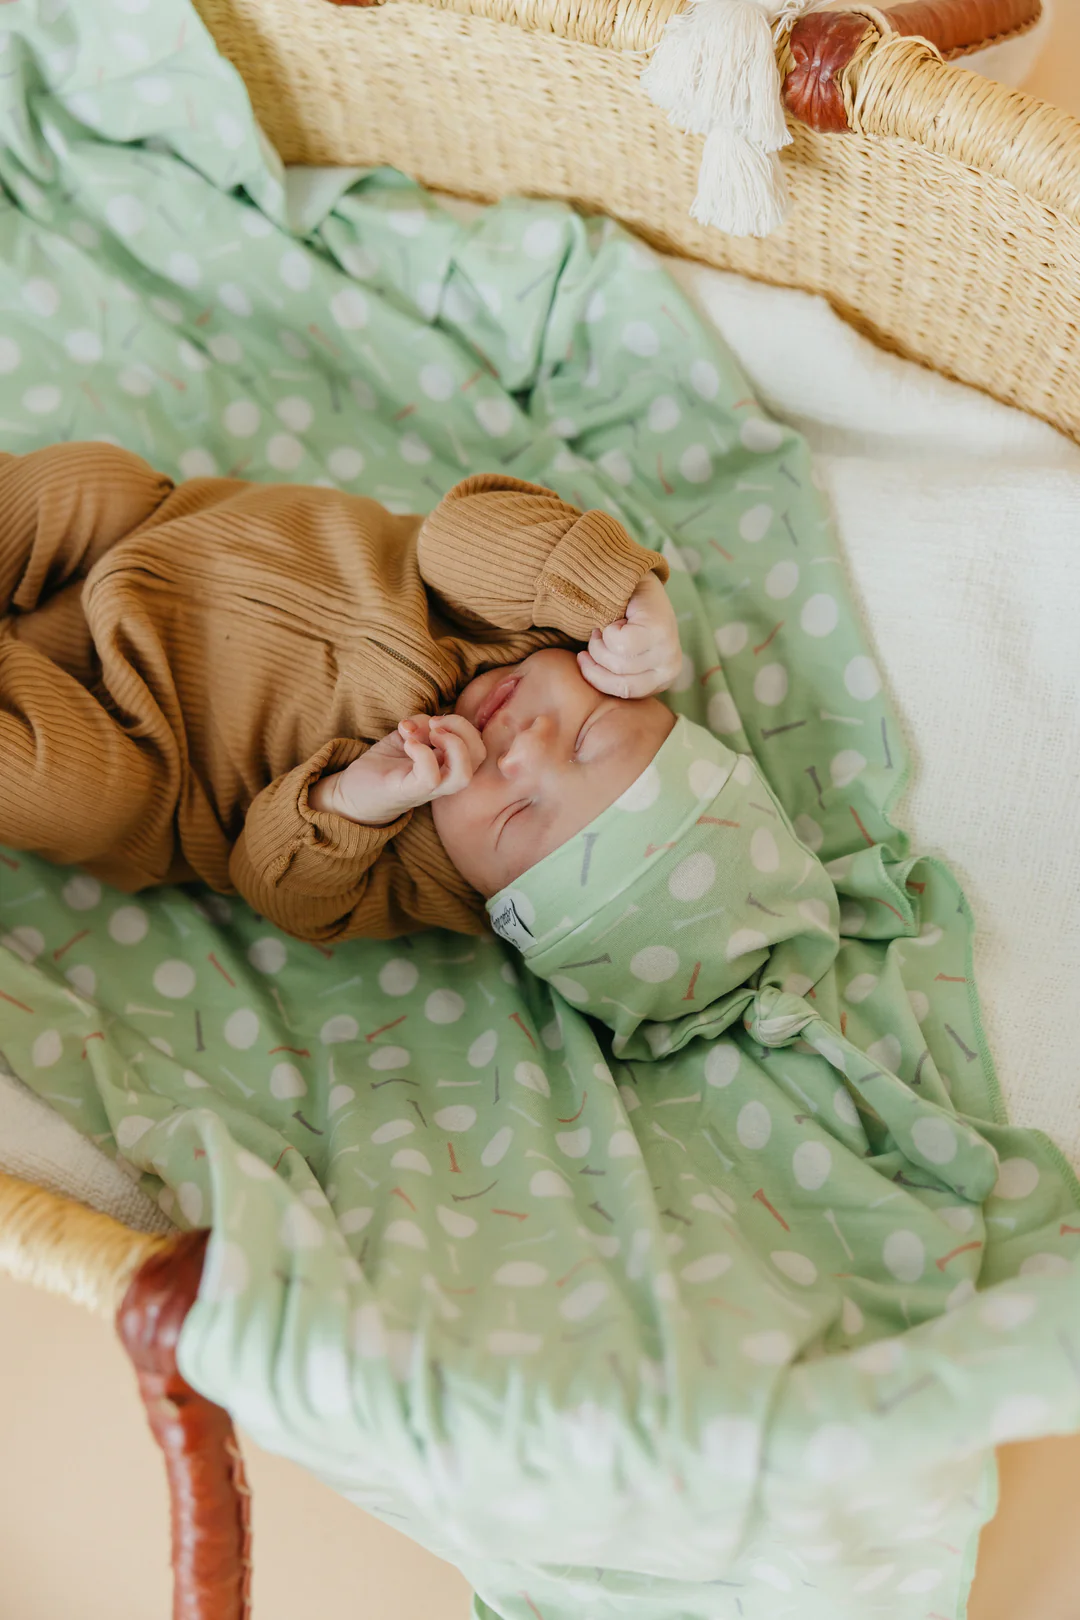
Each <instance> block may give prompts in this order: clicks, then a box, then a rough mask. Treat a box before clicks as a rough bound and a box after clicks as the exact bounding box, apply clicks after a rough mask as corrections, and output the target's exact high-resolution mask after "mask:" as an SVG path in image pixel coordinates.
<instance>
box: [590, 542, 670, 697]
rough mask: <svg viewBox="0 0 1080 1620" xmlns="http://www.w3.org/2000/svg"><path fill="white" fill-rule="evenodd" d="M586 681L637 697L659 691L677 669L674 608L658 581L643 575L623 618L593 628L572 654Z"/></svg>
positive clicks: (617, 694)
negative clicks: (585, 646) (585, 643)
mask: <svg viewBox="0 0 1080 1620" xmlns="http://www.w3.org/2000/svg"><path fill="white" fill-rule="evenodd" d="M577 657H578V666H579V668H580V670H581V673H582V675H584V677H585V679H586V680H587V681H588V683H589V685H590V686H595V687H596V690H597V691H598V692H606V693H607V694H608V695H609V696H610V697H620V698H643V697H652V696H653V694H654V693H656V692H664V691H666V690H667V688H668V687H669V686H670V685H671V683H672V681H673V680H674V679H675V677H676V675H678V673H679V670H680V669H681V668H682V648H681V646H680V645H679V627H678V625H677V624H676V622H675V610H674V608H673V607H672V605H671V602H670V601H669V600H668V594H667V591H665V589H664V587H663V585H662V584H661V583H660V580H659V579H658V578H657V576H656V575H655V574H653V573H649V574H646V575H645V577H644V579H642V580H641V581H640V582H639V584H638V587H637V589H636V590H635V592H634V594H633V596H632V597H631V598H630V600H629V602H628V603H627V604H626V613H625V615H624V617H623V618H621V619H616V620H615V622H614V623H613V624H609V625H606V626H605V628H604V629H603V630H594V631H593V633H592V637H591V639H590V641H589V646H588V650H587V651H585V652H580V653H578V655H577Z"/></svg>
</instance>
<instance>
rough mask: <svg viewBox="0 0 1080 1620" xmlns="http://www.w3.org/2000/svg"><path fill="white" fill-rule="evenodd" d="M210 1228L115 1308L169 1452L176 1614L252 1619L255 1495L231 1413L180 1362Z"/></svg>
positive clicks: (178, 1248)
mask: <svg viewBox="0 0 1080 1620" xmlns="http://www.w3.org/2000/svg"><path fill="white" fill-rule="evenodd" d="M208 1238H209V1233H208V1232H186V1233H184V1234H183V1236H181V1237H179V1238H178V1239H177V1240H176V1242H175V1243H172V1244H170V1245H169V1247H168V1248H167V1249H164V1250H162V1251H161V1252H160V1253H158V1254H155V1255H154V1256H152V1258H151V1259H149V1260H147V1261H146V1262H145V1263H144V1264H143V1265H142V1266H141V1267H140V1268H139V1270H138V1271H137V1272H136V1273H135V1275H134V1277H133V1278H132V1280H131V1282H130V1284H129V1286H128V1290H127V1292H126V1294H125V1295H124V1298H123V1300H122V1301H121V1304H120V1309H119V1311H118V1312H117V1315H116V1326H117V1331H118V1333H119V1335H120V1339H121V1342H122V1343H123V1346H124V1348H125V1350H126V1351H127V1353H128V1355H129V1356H130V1358H131V1361H132V1364H133V1365H134V1368H135V1372H136V1375H137V1377H138V1380H139V1393H140V1394H141V1395H142V1398H143V1403H144V1405H145V1407H146V1414H147V1417H148V1418H149V1420H150V1428H151V1430H152V1431H153V1435H154V1439H155V1440H156V1441H157V1443H158V1445H159V1446H160V1447H161V1449H162V1451H163V1452H164V1453H165V1465H166V1469H167V1472H168V1479H169V1497H170V1505H171V1516H172V1561H173V1582H174V1584H173V1620H248V1617H249V1616H250V1613H251V1609H250V1585H251V1515H250V1492H249V1490H248V1486H247V1480H246V1478H245V1475H244V1464H243V1459H242V1457H241V1455H240V1448H239V1446H238V1444H237V1441H236V1435H235V1433H234V1431H233V1426H232V1421H231V1419H230V1417H229V1414H228V1413H227V1412H225V1411H223V1410H222V1408H221V1407H220V1406H215V1405H214V1404H213V1402H211V1401H208V1400H207V1399H206V1398H205V1397H204V1396H202V1395H199V1394H198V1393H197V1392H196V1391H195V1390H193V1389H192V1388H191V1385H190V1384H189V1383H187V1381H186V1380H185V1379H184V1377H183V1376H182V1375H181V1373H180V1371H179V1369H178V1367H177V1365H176V1348H177V1345H178V1343H179V1341H180V1330H181V1328H182V1327H183V1325H184V1319H185V1317H186V1316H187V1313H188V1311H189V1310H190V1309H191V1307H192V1305H193V1304H194V1302H195V1297H196V1295H197V1294H198V1291H199V1282H200V1279H201V1277H202V1271H203V1262H204V1260H205V1257H206V1245H207V1241H208Z"/></svg>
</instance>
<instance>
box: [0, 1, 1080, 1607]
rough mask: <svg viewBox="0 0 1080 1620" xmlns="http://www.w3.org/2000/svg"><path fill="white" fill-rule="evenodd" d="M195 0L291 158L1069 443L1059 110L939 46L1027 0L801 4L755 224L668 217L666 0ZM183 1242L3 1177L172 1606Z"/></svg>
mask: <svg viewBox="0 0 1080 1620" xmlns="http://www.w3.org/2000/svg"><path fill="white" fill-rule="evenodd" d="M197 4H198V7H199V10H200V11H201V13H202V15H203V18H204V20H205V21H206V23H207V25H208V27H209V28H210V30H211V32H212V33H213V35H214V36H215V38H216V39H217V42H218V44H219V46H220V48H221V50H222V51H223V52H224V54H225V55H227V56H228V57H230V58H231V60H232V61H233V62H234V63H235V64H236V66H237V68H238V69H239V71H240V73H241V74H242V75H243V77H244V79H245V80H246V81H247V85H248V88H249V91H250V93H251V97H252V100H253V102H254V105H255V109H256V112H257V114H258V116H259V118H260V121H261V122H262V125H263V127H264V129H265V130H266V133H267V134H268V135H269V137H270V139H271V140H272V141H273V143H274V145H275V146H276V147H277V148H278V150H279V152H280V153H281V155H282V157H283V158H284V159H285V161H286V162H289V163H311V164H358V165H363V166H370V165H377V164H384V163H385V164H391V165H393V166H395V167H397V168H400V169H403V170H405V171H406V172H408V173H409V174H411V175H413V176H415V177H416V178H417V179H419V180H421V181H423V182H425V183H426V184H428V185H430V186H434V187H437V188H439V189H441V190H445V191H449V192H453V193H456V194H458V195H461V196H466V197H474V198H479V199H484V200H487V199H492V198H496V197H501V196H505V195H508V194H511V193H519V194H522V193H524V194H531V195H537V196H544V197H557V198H562V199H565V200H567V201H569V202H572V203H574V204H576V205H577V206H578V207H580V208H583V209H585V210H589V211H598V212H603V213H606V214H610V215H612V216H614V217H615V218H617V219H619V220H621V221H623V222H624V223H625V224H626V225H628V226H629V227H630V228H631V229H633V230H635V231H636V232H638V233H639V234H640V235H641V236H643V237H644V238H645V239H646V240H648V241H650V242H652V243H654V244H655V245H656V246H657V247H659V248H662V249H664V250H665V251H668V252H674V253H678V254H682V255H684V256H686V257H691V258H695V259H701V260H704V261H705V262H706V263H709V264H714V265H719V266H722V267H723V268H725V269H732V270H738V271H741V272H742V273H744V274H746V275H749V276H752V277H755V278H757V279H759V280H762V281H769V282H774V283H777V284H781V285H784V286H791V287H800V288H803V289H805V290H806V291H808V292H813V293H821V294H824V295H825V296H826V297H827V298H828V299H829V300H830V302H831V303H832V304H833V305H834V306H835V308H836V309H837V310H838V311H839V312H840V313H841V314H842V315H843V316H844V317H845V318H846V319H847V320H849V321H850V322H851V323H852V324H853V325H855V326H857V327H858V328H860V329H861V330H862V331H864V332H866V333H867V334H868V335H869V336H870V337H872V338H874V339H875V340H876V341H877V342H878V343H880V344H881V345H883V346H884V347H887V348H889V349H892V350H894V351H895V352H897V353H899V354H902V355H905V356H907V357H908V358H911V359H915V360H918V361H921V362H923V363H924V364H926V365H928V366H931V367H933V368H934V369H935V370H937V371H939V372H942V373H944V374H945V375H947V376H951V377H955V378H958V379H959V380H961V381H963V382H966V383H969V384H973V385H974V386H976V387H979V388H982V389H984V390H985V391H986V392H988V393H990V394H993V395H994V396H996V397H997V398H998V399H1001V400H1004V401H1006V402H1008V403H1010V404H1014V405H1018V406H1020V407H1021V408H1022V409H1023V410H1025V411H1028V412H1029V413H1031V414H1032V415H1035V416H1039V417H1042V418H1044V419H1045V420H1046V421H1048V422H1051V423H1052V424H1053V425H1054V426H1056V427H1058V428H1060V429H1061V430H1062V431H1063V432H1065V433H1067V434H1069V435H1070V436H1071V437H1073V438H1074V439H1076V440H1077V441H1078V442H1080V365H1078V363H1077V362H1078V358H1080V335H1078V329H1077V312H1078V310H1080V123H1077V122H1076V121H1075V120H1073V119H1072V118H1070V117H1068V116H1066V115H1065V114H1064V113H1061V112H1059V111H1057V110H1056V109H1054V108H1051V107H1048V106H1045V105H1043V104H1041V103H1040V102H1038V101H1035V100H1033V99H1031V98H1030V97H1027V96H1023V95H1019V94H1016V93H1014V92H1010V91H1006V90H1004V89H1002V88H1001V87H1000V86H998V85H995V84H993V83H990V82H988V81H986V80H983V79H980V78H977V77H976V76H974V75H973V74H971V73H968V72H966V71H964V70H963V69H962V68H960V67H957V66H955V65H953V64H952V62H951V61H947V60H945V58H946V57H948V58H959V57H962V56H963V55H964V54H965V52H967V51H969V50H972V49H975V48H977V47H978V46H982V45H985V44H987V43H990V42H992V41H995V40H998V39H1002V38H1008V37H1011V36H1012V35H1014V34H1020V33H1022V32H1024V31H1025V30H1026V29H1028V28H1029V27H1031V26H1032V24H1033V23H1034V22H1035V21H1036V20H1037V18H1038V16H1039V11H1040V5H1039V0H908V3H906V4H902V5H900V6H898V7H895V8H894V9H893V10H892V11H890V12H887V13H882V12H879V11H876V10H873V9H871V8H869V7H867V8H862V7H860V8H859V9H858V10H857V11H856V12H849V13H847V14H844V15H839V16H837V15H826V16H824V17H821V16H819V17H811V18H808V19H806V20H804V22H803V23H800V24H798V25H797V27H796V29H795V30H794V31H793V33H792V35H791V37H790V39H789V40H786V41H785V42H784V43H783V45H782V46H781V48H780V64H781V70H782V72H783V74H784V75H785V78H786V91H787V99H788V103H789V106H790V107H792V108H795V109H796V110H798V111H799V112H800V113H801V114H802V115H803V116H802V120H801V121H799V122H797V123H795V124H794V126H793V133H794V136H795V139H794V144H793V145H792V146H791V147H790V148H789V149H788V150H787V152H786V154H785V163H786V166H787V169H788V174H789V179H790V182H791V189H792V193H793V197H794V206H793V209H792V213H791V216H790V219H789V221H788V223H787V224H786V225H785V226H784V228H783V229H782V230H781V231H779V232H778V233H777V234H775V235H774V236H771V237H769V238H768V239H766V240H763V241H748V240H736V239H734V238H731V237H727V236H723V235H721V234H720V233H719V232H717V231H713V230H708V229H704V228H702V227H700V226H698V225H696V224H695V223H694V222H693V221H692V220H691V219H690V217H689V208H690V203H691V201H692V199H693V196H694V192H695V190H696V185H697V168H698V163H699V159H700V151H701V143H700V141H698V140H696V139H693V138H689V137H686V136H683V135H680V134H678V133H676V132H675V131H674V130H673V129H672V128H671V127H670V126H669V125H668V124H667V123H666V122H665V120H664V119H663V117H662V116H661V115H660V114H659V113H658V112H657V110H656V109H655V108H654V107H653V106H652V104H651V103H650V102H649V101H648V100H647V98H646V97H645V96H644V94H643V93H642V91H641V89H640V88H639V85H638V75H639V73H640V71H641V67H642V65H643V63H644V61H645V60H646V58H647V55H648V52H649V51H650V50H651V49H652V48H653V47H654V46H655V45H656V43H657V41H658V39H659V37H660V34H661V32H662V29H663V25H664V23H665V22H666V20H667V18H668V16H669V15H670V14H671V13H672V11H674V10H677V9H678V7H679V4H680V0H443V3H441V4H440V3H438V0H434V3H427V0H389V3H388V4H386V5H383V6H371V7H364V8H363V9H360V8H345V7H336V6H334V5H331V4H328V3H325V0H197ZM920 32H922V33H926V34H928V35H929V36H930V38H931V39H932V40H934V41H935V43H934V44H931V43H929V42H928V40H927V39H925V38H920V37H918V36H919V34H920ZM811 125H813V126H815V127H810V126H811ZM202 1254H203V1238H202V1235H196V1236H195V1237H194V1238H192V1237H191V1236H187V1237H184V1238H180V1239H177V1240H168V1239H163V1238H160V1237H147V1236H143V1235H140V1234H136V1233H133V1232H130V1231H128V1230H127V1229H126V1228H124V1227H122V1226H120V1225H119V1224H118V1223H116V1222H115V1221H110V1220H109V1219H108V1218H107V1217H104V1216H101V1215H97V1214H95V1213H93V1212H91V1211H89V1210H85V1209H83V1208H82V1207H81V1206H79V1205H75V1204H73V1203H71V1202H70V1201H67V1200H64V1199H59V1198H55V1197H53V1195H51V1194H49V1193H46V1192H44V1191H42V1190H41V1189H39V1188H30V1187H27V1186H26V1185H25V1184H24V1183H20V1182H18V1181H16V1180H14V1179H13V1178H11V1177H8V1176H4V1175H2V1174H0V1271H6V1272H8V1273H10V1274H12V1275H14V1276H18V1277H22V1278H24V1279H26V1280H27V1281H30V1282H33V1283H36V1284H38V1285H39V1286H43V1287H47V1288H49V1289H51V1290H52V1291H54V1292H59V1293H63V1294H66V1295H67V1296H68V1297H70V1298H72V1299H74V1300H77V1301H78V1302H80V1303H83V1304H89V1305H91V1306H93V1307H95V1308H97V1309H98V1310H102V1311H105V1312H108V1313H110V1314H112V1313H114V1312H116V1310H117V1307H118V1305H119V1306H120V1307H121V1308H120V1328H121V1337H122V1339H123V1342H124V1344H125V1347H126V1348H127V1350H128V1352H129V1354H130V1355H131V1356H132V1359H133V1361H134V1363H135V1366H136V1369H137V1371H138V1374H139V1380H140V1389H141V1391H142V1394H143V1397H144V1400H145V1401H146V1404H147V1407H148V1411H149V1414H150V1420H151V1423H152V1425H153V1427H154V1432H155V1434H156V1435H157V1437H158V1439H159V1441H160V1442H161V1444H162V1445H163V1447H164V1449H165V1451H166V1455H167V1457H168V1459H169V1470H170V1485H171V1488H172V1498H173V1538H174V1566H175V1570H176V1602H175V1608H174V1615H176V1616H177V1617H183V1620H242V1617H244V1616H246V1615H247V1614H248V1612H249V1595H248V1594H249V1578H248V1577H249V1520H248V1514H247V1503H246V1488H245V1485H244V1480H243V1469H242V1465H241V1463H240V1461H239V1457H238V1453H237V1450H236V1446H235V1440H234V1438H233V1435H232V1431H231V1428H230V1427H229V1424H228V1419H227V1418H226V1417H225V1415H224V1414H223V1413H220V1412H218V1410H217V1409H216V1408H212V1407H210V1406H209V1403H207V1402H205V1401H201V1398H200V1397H198V1396H197V1395H196V1394H195V1393H194V1392H193V1391H191V1390H190V1389H189V1388H188V1386H187V1385H186V1384H184V1383H183V1380H182V1379H181V1378H180V1376H179V1374H178V1373H177V1371H176V1364H175V1344H176V1339H177V1337H178V1335H179V1330H180V1327H181V1326H182V1322H183V1317H184V1313H185V1311H186V1310H187V1308H188V1307H189V1306H190V1303H191V1301H192V1300H193V1299H194V1297H195V1293H196V1292H197V1288H198V1281H199V1276H200V1273H201V1264H202ZM121 1301H122V1302H123V1303H122V1305H121Z"/></svg>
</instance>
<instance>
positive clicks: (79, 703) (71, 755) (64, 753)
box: [0, 621, 176, 887]
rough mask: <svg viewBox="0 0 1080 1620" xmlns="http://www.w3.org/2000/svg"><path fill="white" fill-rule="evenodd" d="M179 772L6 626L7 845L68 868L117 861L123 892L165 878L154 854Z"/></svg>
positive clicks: (2, 700)
mask: <svg viewBox="0 0 1080 1620" xmlns="http://www.w3.org/2000/svg"><path fill="white" fill-rule="evenodd" d="M9 625H10V621H9ZM174 774H175V771H174V768H173V767H171V765H170V761H169V759H168V757H167V756H166V755H165V754H164V753H162V752H161V751H160V750H159V749H158V748H157V747H156V746H155V745H153V744H152V743H150V742H149V741H148V740H147V739H142V740H140V741H138V742H136V741H135V740H134V738H133V737H132V736H131V735H130V734H129V733H128V732H127V731H125V730H124V729H123V727H122V726H120V725H118V724H117V722H116V721H115V720H113V718H112V717H111V715H109V713H108V712H107V711H106V710H105V709H104V708H103V707H102V705H101V704H100V703H98V702H97V700H96V699H95V698H94V697H93V696H92V695H91V693H90V692H88V691H87V690H86V688H85V687H84V686H82V685H80V683H79V682H78V681H77V680H75V679H74V678H73V677H72V676H71V675H69V674H66V673H65V671H64V670H62V669H60V668H59V667H58V666H57V665H56V664H54V663H53V662H52V661H51V660H50V659H49V658H46V657H45V656H44V655H43V654H42V653H41V652H39V651H38V650H37V649H36V648H35V647H30V646H27V645H26V644H25V643H23V642H21V641H18V640H16V639H15V637H14V636H12V635H11V634H10V633H8V631H7V630H5V628H4V626H3V624H2V623H0V844H8V845H11V846H13V847H14V848H15V849H23V850H32V851H34V852H36V853H37V854H40V855H44V856H46V857H47V858H48V859H49V860H52V861H56V862H58V863H60V864H61V865H67V864H69V863H85V862H101V861H103V860H107V859H108V858H109V857H113V858H115V864H116V870H117V874H118V880H119V881H122V882H124V884H125V887H126V886H128V885H129V883H130V886H132V887H137V886H140V885H141V884H144V883H148V882H152V881H154V878H155V875H157V876H161V875H163V874H161V873H160V872H159V873H157V874H155V867H156V866H157V867H159V866H160V864H161V863H160V855H158V856H157V858H155V851H160V849H161V845H162V839H163V836H164V837H165V839H166V841H167V840H168V828H169V825H170V823H171V816H172V806H173V804H174V803H175V796H176V784H175V782H174V781H173V780H172V778H173V776H174ZM110 864H112V862H110Z"/></svg>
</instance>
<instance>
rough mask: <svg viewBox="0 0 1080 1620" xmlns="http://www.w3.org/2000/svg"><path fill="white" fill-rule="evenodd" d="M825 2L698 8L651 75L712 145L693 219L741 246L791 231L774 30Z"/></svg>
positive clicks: (695, 3)
mask: <svg viewBox="0 0 1080 1620" xmlns="http://www.w3.org/2000/svg"><path fill="white" fill-rule="evenodd" d="M818 3H820V0H690V4H689V5H688V7H687V9H686V10H685V11H682V12H680V13H679V14H678V15H677V16H675V17H673V18H672V19H671V20H670V22H669V23H668V24H667V26H666V28H665V29H664V35H663V38H662V39H661V41H660V44H659V45H658V46H657V48H656V51H655V52H654V54H653V57H652V60H651V61H650V63H649V64H648V66H647V67H646V69H645V71H644V72H643V73H642V75H641V83H642V86H643V88H644V89H645V91H646V93H647V94H648V95H649V96H650V97H651V99H652V100H653V101H654V102H655V103H656V104H657V106H660V107H663V108H665V110H666V111H667V113H668V116H669V119H670V121H671V123H673V124H674V125H675V126H676V128H678V129H684V130H686V131H687V132H688V133H690V134H694V135H705V136H706V142H705V152H704V154H703V157H702V162H701V173H700V176H699V182H698V194H697V197H696V199H695V202H694V207H693V209H692V210H691V212H692V214H693V217H694V218H695V219H698V220H700V221H701V222H702V223H705V224H712V225H716V226H718V227H719V229H721V230H724V231H728V232H730V233H731V234H732V235H736V236H766V235H768V233H769V232H770V231H773V230H776V228H777V227H778V226H779V225H781V224H782V223H783V220H784V216H785V212H786V206H787V188H786V186H785V184H784V178H783V173H782V171H781V168H780V164H779V162H778V160H777V158H776V156H775V154H776V152H778V151H779V150H780V148H781V147H784V146H786V145H788V143H789V142H790V140H791V136H790V134H789V133H788V129H787V125H786V123H785V121H784V110H783V106H782V103H781V98H780V92H781V85H780V75H779V72H778V70H777V66H776V54H775V46H774V42H773V25H774V23H777V22H780V23H784V24H787V23H789V22H790V21H792V20H794V18H795V17H796V16H797V15H799V14H800V13H801V12H803V11H806V10H809V9H811V8H812V7H814V6H816V5H817V4H818Z"/></svg>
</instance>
